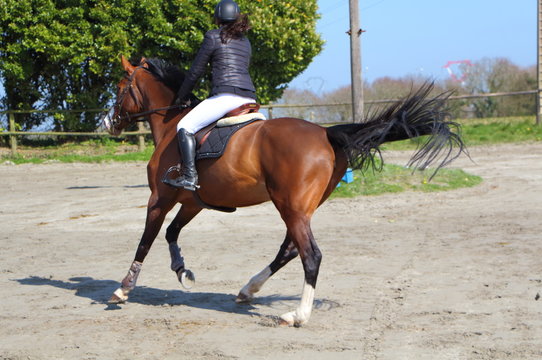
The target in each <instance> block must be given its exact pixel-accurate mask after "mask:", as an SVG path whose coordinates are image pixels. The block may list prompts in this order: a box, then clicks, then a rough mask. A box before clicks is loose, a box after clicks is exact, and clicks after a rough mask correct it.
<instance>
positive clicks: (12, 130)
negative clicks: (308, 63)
mask: <svg viewBox="0 0 542 360" xmlns="http://www.w3.org/2000/svg"><path fill="white" fill-rule="evenodd" d="M537 93H538V91H537V90H526V91H514V92H499V93H487V94H477V95H460V96H450V97H449V99H450V100H463V99H479V98H487V97H501V96H514V95H529V94H537ZM396 101H399V100H398V99H384V100H369V101H365V104H386V103H393V102H396ZM351 105H352V103H348V102H346V103H331V104H269V105H262V106H261V108H262V109H267V111H268V114H269V118H273V109H280V108H316V107H334V106H351ZM106 110H107V109H86V110H3V111H0V115H8V120H9V131H3V132H0V136H9V142H10V146H11V153H12V155H16V154H17V137H18V136H96V137H100V136H108V137H109V136H112V135H110V134H109V133H107V132H105V131H102V132H98V131H96V132H57V131H17V130H16V125H15V114H32V113H41V114H59V113H81V112H104V111H106ZM537 124H538V122H537ZM150 134H151V132H150V131H149V130H146V129H145V127H144V125H143V123H141V122H140V123H138V130H137V131H128V132H123V133H122V134H121V135H120V136H119V137H125V136H137V137H138V144H139V149H140V150H144V149H145V136H146V135H150Z"/></svg>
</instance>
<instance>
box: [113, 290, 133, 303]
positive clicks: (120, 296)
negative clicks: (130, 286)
mask: <svg viewBox="0 0 542 360" xmlns="http://www.w3.org/2000/svg"><path fill="white" fill-rule="evenodd" d="M129 292H130V291H129V290H124V289H122V288H118V289H117V290H115V292H114V293H113V295H112V296H111V298H110V299H109V301H108V303H109V304H120V303H123V302H126V300H128V293H129Z"/></svg>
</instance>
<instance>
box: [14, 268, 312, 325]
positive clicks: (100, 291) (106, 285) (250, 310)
mask: <svg viewBox="0 0 542 360" xmlns="http://www.w3.org/2000/svg"><path fill="white" fill-rule="evenodd" d="M13 281H17V282H18V283H19V284H21V285H30V286H52V287H56V288H59V289H65V290H70V291H74V292H75V295H76V296H80V297H84V298H88V299H90V300H92V301H93V303H95V304H104V305H107V307H106V308H105V309H104V310H118V309H121V308H122V307H121V306H122V305H123V304H118V305H117V304H108V303H107V300H108V299H109V297H110V296H111V294H112V293H113V291H115V290H116V289H117V288H118V287H119V286H120V284H119V283H118V282H117V281H112V280H96V279H93V278H91V277H72V278H70V279H68V281H64V280H56V279H50V278H45V277H39V276H30V277H27V278H24V279H14V280H13ZM235 297H236V296H235V295H233V294H223V293H209V292H186V291H182V290H161V289H156V288H150V287H146V286H138V287H136V288H135V289H134V291H133V292H131V293H130V299H129V300H128V302H130V303H136V304H142V305H151V306H163V305H170V306H190V307H193V308H199V309H205V310H214V311H221V312H227V313H235V314H241V315H251V316H253V315H256V316H262V315H261V314H259V313H257V312H256V311H255V310H256V308H255V307H254V306H252V305H250V304H237V303H235ZM299 299H300V298H299V297H297V296H278V295H271V296H265V297H258V298H257V299H255V300H254V304H257V305H264V306H269V307H274V306H277V305H280V304H283V303H285V302H291V301H299ZM315 305H318V304H317V303H316V304H315ZM317 307H318V306H317Z"/></svg>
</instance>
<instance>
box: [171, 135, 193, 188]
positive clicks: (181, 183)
mask: <svg viewBox="0 0 542 360" xmlns="http://www.w3.org/2000/svg"><path fill="white" fill-rule="evenodd" d="M177 140H178V142H179V151H180V152H181V161H182V164H181V169H182V170H181V174H180V175H179V177H178V178H176V179H170V178H168V177H166V178H164V179H163V180H162V181H163V182H164V183H165V184H167V185H170V186H173V187H175V188H179V189H185V190H190V191H196V188H198V187H199V186H198V173H197V171H196V159H195V158H196V139H195V138H194V134H190V133H189V132H188V131H186V130H185V129H180V130H179V131H178V132H177Z"/></svg>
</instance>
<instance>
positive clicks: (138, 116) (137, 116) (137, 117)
mask: <svg viewBox="0 0 542 360" xmlns="http://www.w3.org/2000/svg"><path fill="white" fill-rule="evenodd" d="M186 107H187V106H186V105H170V106H164V107H161V108H156V109H151V110H147V111H143V112H140V113H136V114H132V115H130V114H128V113H126V115H124V118H127V119H128V120H129V121H136V122H140V121H146V119H143V116H145V115H150V114H154V113H156V112H158V111H165V110H171V109H184V108H186ZM159 115H162V116H166V114H159ZM122 118H123V117H121V119H122ZM132 118H133V119H134V120H132Z"/></svg>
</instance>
